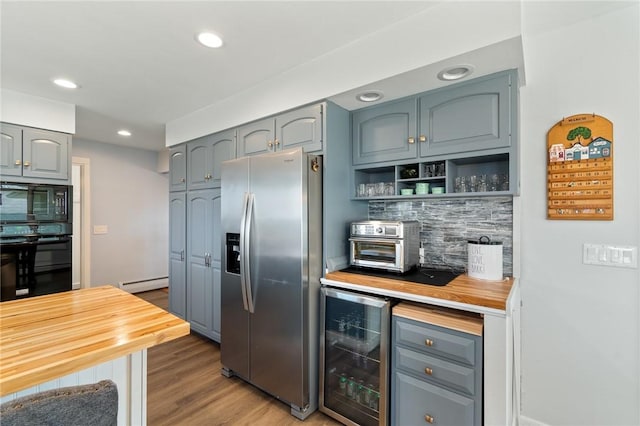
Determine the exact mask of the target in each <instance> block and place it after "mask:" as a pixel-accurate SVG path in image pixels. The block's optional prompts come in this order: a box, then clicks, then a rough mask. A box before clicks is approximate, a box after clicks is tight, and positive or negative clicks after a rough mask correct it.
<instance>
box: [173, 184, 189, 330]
mask: <svg viewBox="0 0 640 426" xmlns="http://www.w3.org/2000/svg"><path fill="white" fill-rule="evenodd" d="M186 197H187V195H186V193H185V192H174V193H172V194H171V195H170V197H169V311H170V312H171V313H172V314H174V315H177V316H179V317H180V318H182V319H186V318H187V287H186V279H187V270H186V259H185V255H186V242H187V241H186V232H187V222H186V220H187V218H186V215H187V205H186V201H187V200H186Z"/></svg>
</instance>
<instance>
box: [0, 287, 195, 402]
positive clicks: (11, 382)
mask: <svg viewBox="0 0 640 426" xmlns="http://www.w3.org/2000/svg"><path fill="white" fill-rule="evenodd" d="M187 334H189V323H187V322H185V321H183V320H181V319H179V318H178V317H176V316H174V315H172V314H170V313H168V312H167V311H165V310H163V309H161V308H158V307H157V306H155V305H152V304H150V303H148V302H146V301H144V300H142V299H140V298H138V297H136V296H134V295H132V294H129V293H127V292H125V291H122V290H120V289H118V288H115V287H112V286H104V287H95V288H87V289H82V290H74V291H68V292H64V293H56V294H50V295H46V296H39V297H34V298H29V299H21V300H12V301H7V302H2V303H0V395H1V396H4V395H7V394H9V393H13V392H16V391H19V390H22V389H26V388H29V387H31V386H35V385H37V384H40V383H44V382H47V381H49V380H53V379H55V378H58V377H63V376H66V375H68V374H71V373H74V372H77V371H80V370H84V369H86V368H88V367H91V366H94V365H97V364H101V363H104V362H107V361H111V360H114V359H116V358H119V357H122V356H125V355H128V354H131V353H134V352H138V351H141V350H143V349H147V348H150V347H152V346H155V345H158V344H161V343H164V342H168V341H170V340H173V339H176V338H178V337H181V336H185V335H187Z"/></svg>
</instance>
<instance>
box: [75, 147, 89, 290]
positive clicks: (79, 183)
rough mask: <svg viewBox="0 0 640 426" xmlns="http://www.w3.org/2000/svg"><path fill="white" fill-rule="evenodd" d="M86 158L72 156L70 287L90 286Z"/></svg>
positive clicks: (87, 164)
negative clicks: (71, 255) (71, 256)
mask: <svg viewBox="0 0 640 426" xmlns="http://www.w3.org/2000/svg"><path fill="white" fill-rule="evenodd" d="M90 175H91V173H90V162H89V159H88V158H83V157H73V158H72V168H71V184H72V185H73V248H72V251H73V258H72V268H73V270H72V277H71V282H72V288H73V289H74V290H77V289H79V288H88V287H91V233H90V229H91V228H90V226H91V211H90V210H91V202H90V201H91V190H90V188H91V185H90V183H91V179H90Z"/></svg>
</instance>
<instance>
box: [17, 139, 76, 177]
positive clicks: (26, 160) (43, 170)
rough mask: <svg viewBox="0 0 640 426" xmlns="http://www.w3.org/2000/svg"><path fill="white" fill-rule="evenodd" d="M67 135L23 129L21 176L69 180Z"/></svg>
mask: <svg viewBox="0 0 640 426" xmlns="http://www.w3.org/2000/svg"><path fill="white" fill-rule="evenodd" d="M69 154H70V151H69V135H67V134H64V133H58V132H50V131H46V130H38V129H30V128H25V129H24V130H23V131H22V158H23V160H22V176H24V177H33V178H47V179H63V180H69V160H70V158H69Z"/></svg>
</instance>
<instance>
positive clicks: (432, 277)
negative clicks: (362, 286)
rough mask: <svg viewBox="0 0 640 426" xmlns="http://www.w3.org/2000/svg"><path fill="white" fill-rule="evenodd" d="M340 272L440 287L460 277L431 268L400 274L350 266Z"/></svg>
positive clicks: (414, 269)
mask: <svg viewBox="0 0 640 426" xmlns="http://www.w3.org/2000/svg"><path fill="white" fill-rule="evenodd" d="M340 272H350V273H352V274H361V275H371V276H373V277H380V278H389V279H392V280H400V281H409V282H412V283H418V284H427V285H435V286H440V287H442V286H445V285H447V284H449V283H450V282H451V281H453V279H455V278H456V277H457V276H458V275H460V274H459V273H457V272H453V271H443V270H440V269H431V268H413V269H411V270H410V271H407V272H404V273H400V272H389V271H383V270H380V269H373V268H364V267H359V266H349V267H348V268H345V269H342V270H340Z"/></svg>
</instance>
